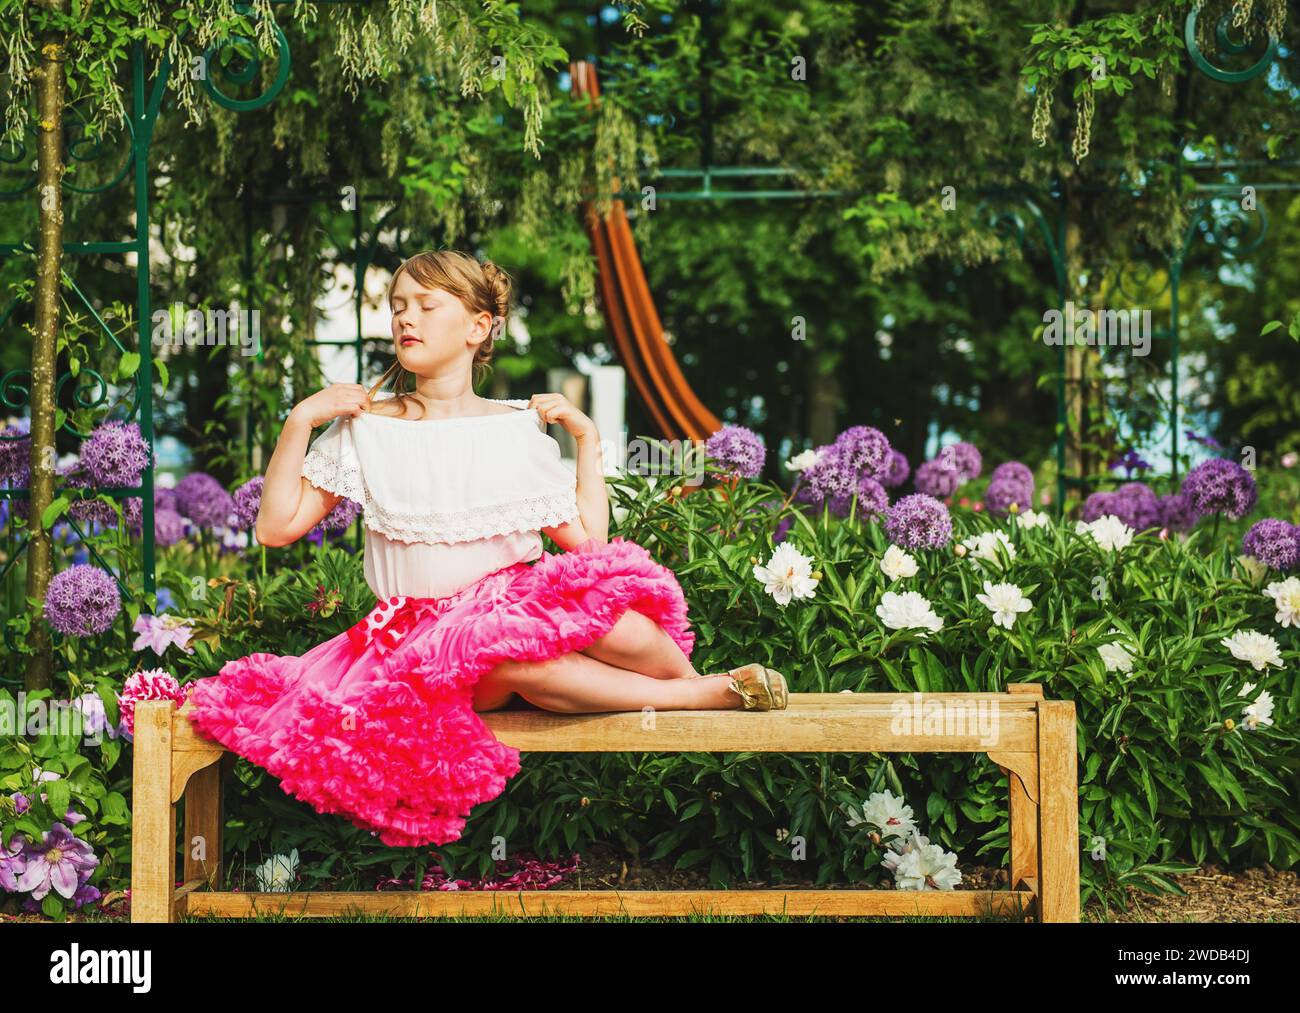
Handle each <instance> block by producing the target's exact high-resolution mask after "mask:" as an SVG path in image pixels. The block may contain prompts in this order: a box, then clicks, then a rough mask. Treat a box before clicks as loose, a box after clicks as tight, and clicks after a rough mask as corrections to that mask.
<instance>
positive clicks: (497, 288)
mask: <svg viewBox="0 0 1300 1013" xmlns="http://www.w3.org/2000/svg"><path fill="white" fill-rule="evenodd" d="M482 267H483V277H484V278H485V279H487V284H488V291H489V292H490V293H491V296H492V305H493V312H495V313H496V315H497V316H499V317H500V318H501V319H502V321H504V320H505V319H506V317H508V316H509V315H510V290H511V287H512V286H511V281H510V275H508V274H506V272H505V271H503V270H502V269H501V268H500V267H498V266H497V265H496V264H494V263H492V261H490V260H485V261H483V264H482Z"/></svg>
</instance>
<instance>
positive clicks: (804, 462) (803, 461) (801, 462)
mask: <svg viewBox="0 0 1300 1013" xmlns="http://www.w3.org/2000/svg"><path fill="white" fill-rule="evenodd" d="M821 456H822V455H821V454H820V453H819V452H817V451H816V450H805V451H804V452H803V453H802V454H795V455H794V457H792V458H790V460H788V461H786V462H785V466H786V468H788V469H789V470H790V471H807V470H808V469H809V468H811V467H812V466H813V465H814V464H816V463H817V461H818V459H819V458H820V457H821Z"/></svg>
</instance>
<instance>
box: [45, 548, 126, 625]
mask: <svg viewBox="0 0 1300 1013" xmlns="http://www.w3.org/2000/svg"><path fill="white" fill-rule="evenodd" d="M121 611H122V597H121V595H119V594H118V591H117V582H116V581H115V580H113V578H112V576H111V575H110V574H108V573H105V572H104V571H103V570H101V569H99V567H97V566H90V565H88V564H86V563H77V564H76V565H74V566H70V567H68V568H67V569H66V570H60V571H59V572H58V573H56V574H55V575H54V577H53V579H52V580H51V581H50V586H49V587H48V588H47V589H46V591H45V618H46V620H47V621H48V622H49V624H50V625H51V626H52V627H54V629H56V630H58V631H59V632H60V633H62V634H65V635H66V636H74V637H84V636H88V635H89V634H91V633H103V632H104V631H105V630H106V629H108V628H109V627H110V626H112V625H113V620H114V619H116V618H117V614H118V613H119V612H121Z"/></svg>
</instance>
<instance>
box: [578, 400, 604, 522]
mask: <svg viewBox="0 0 1300 1013" xmlns="http://www.w3.org/2000/svg"><path fill="white" fill-rule="evenodd" d="M577 443H578V515H579V516H580V517H581V518H582V526H583V527H584V528H585V529H586V533H587V537H588V538H594V539H596V541H598V542H608V541H609V493H608V491H607V490H606V488H605V472H604V468H603V462H602V461H601V453H600V434H599V433H597V432H596V427H595V426H594V425H593V426H592V427H591V429H590V430H585V431H584V435H580V436H578V437H577Z"/></svg>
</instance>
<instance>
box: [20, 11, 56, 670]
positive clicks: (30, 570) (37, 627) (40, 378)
mask: <svg viewBox="0 0 1300 1013" xmlns="http://www.w3.org/2000/svg"><path fill="white" fill-rule="evenodd" d="M44 6H46V7H48V8H50V9H51V10H54V11H58V12H63V11H64V10H66V8H67V0H45V2H44ZM63 60H64V40H63V39H62V38H60V37H57V36H53V35H50V36H47V37H46V38H45V39H43V40H42V45H41V63H40V66H39V67H38V68H37V69H36V70H34V71H33V72H32V76H33V77H35V78H36V104H37V109H38V111H39V116H40V119H39V122H38V124H37V126H38V128H39V136H38V140H37V145H38V146H37V156H36V158H37V189H36V193H37V196H38V199H39V200H40V202H41V210H40V217H39V229H38V231H39V240H38V244H39V245H38V250H37V261H36V289H35V295H34V303H35V307H34V308H35V312H36V327H35V335H34V337H33V339H32V387H31V396H30V399H29V406H30V408H31V415H32V421H31V437H32V446H31V471H32V477H31V490H30V494H29V495H30V498H29V500H28V513H27V531H28V541H27V597H28V598H31V599H35V600H36V601H38V602H44V601H45V591H46V589H47V588H48V587H49V586H50V578H51V577H52V576H53V568H54V549H53V544H52V542H51V539H50V533H49V531H48V530H46V528H45V527H44V525H42V523H41V515H42V514H43V513H44V512H45V509H46V507H48V506H49V505H50V503H51V502H52V501H53V500H54V479H55V467H54V466H55V460H56V458H57V454H56V452H55V449H54V407H55V406H54V381H55V376H54V373H55V369H56V368H57V365H58V356H57V354H56V348H57V340H56V339H57V335H58V331H59V307H60V291H59V289H60V285H59V281H60V278H61V277H62V274H63V104H64V80H63ZM27 642H28V645H29V646H30V648H31V651H32V653H31V654H29V655H28V657H27V668H26V673H25V675H24V678H23V685H24V687H25V688H26V689H27V690H28V691H32V690H38V689H50V688H52V687H53V684H54V650H53V646H52V643H51V638H50V630H49V626H48V625H47V623H46V619H45V613H44V607H43V606H40V607H39V618H38V619H37V620H36V621H35V622H33V623H32V626H31V632H30V634H29V635H28V640H27Z"/></svg>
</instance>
